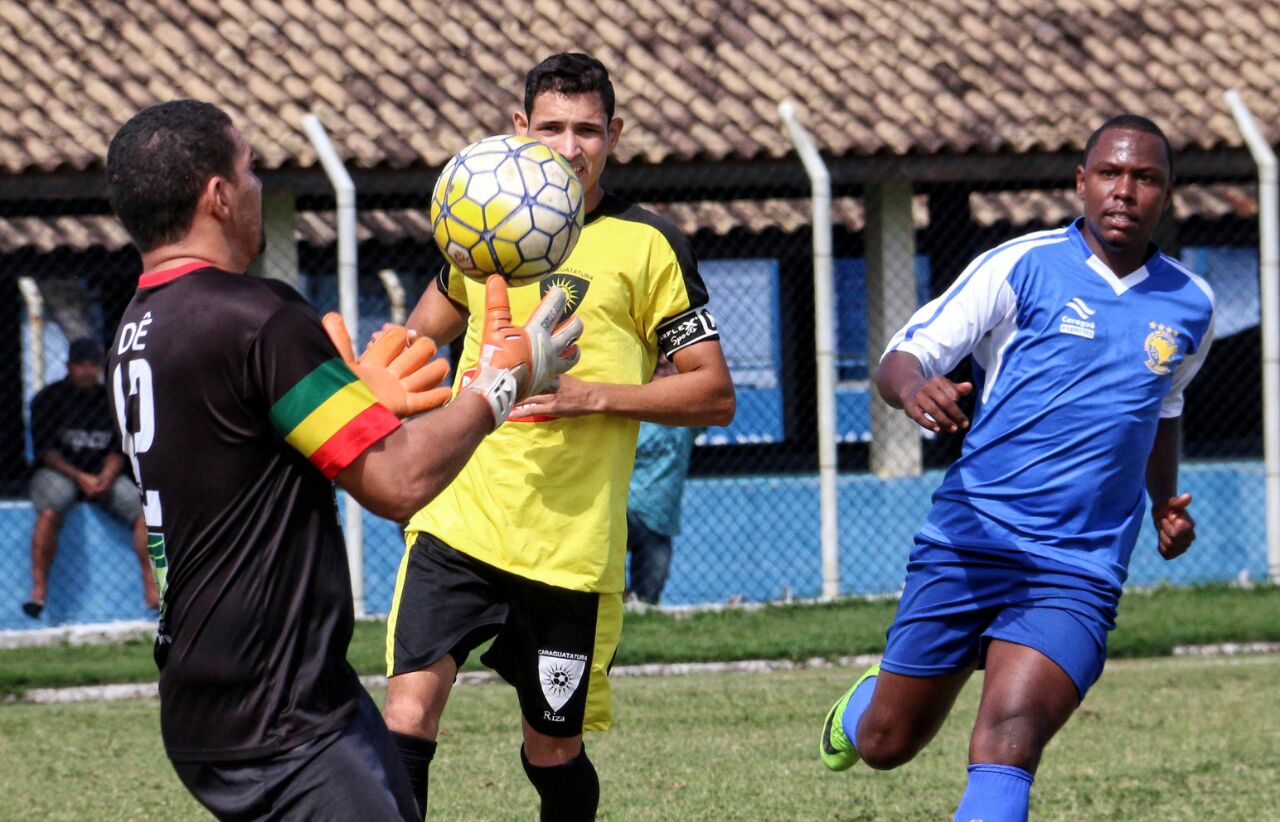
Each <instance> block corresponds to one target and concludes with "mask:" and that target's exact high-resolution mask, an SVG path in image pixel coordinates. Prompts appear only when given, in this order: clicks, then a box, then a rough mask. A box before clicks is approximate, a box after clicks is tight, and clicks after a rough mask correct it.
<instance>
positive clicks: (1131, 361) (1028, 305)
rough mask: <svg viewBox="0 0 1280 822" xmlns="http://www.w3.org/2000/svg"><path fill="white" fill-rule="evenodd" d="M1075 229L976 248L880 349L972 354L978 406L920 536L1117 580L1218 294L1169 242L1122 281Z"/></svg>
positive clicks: (941, 360)
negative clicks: (1159, 430)
mask: <svg viewBox="0 0 1280 822" xmlns="http://www.w3.org/2000/svg"><path fill="white" fill-rule="evenodd" d="M1080 225H1081V221H1079V220H1077V221H1076V223H1075V224H1073V225H1071V226H1068V227H1066V228H1064V229H1059V230H1055V231H1043V232H1037V233H1034V234H1027V235H1025V236H1023V237H1019V238H1018V239H1015V240H1012V241H1010V242H1007V243H1005V244H1004V245H1001V246H999V247H997V248H995V249H992V250H991V251H989V252H987V253H986V254H984V255H982V256H981V257H979V258H978V259H977V260H975V261H974V262H973V263H971V264H970V265H969V267H968V268H966V269H965V270H964V271H963V272H962V273H961V274H960V276H959V277H958V278H957V279H956V282H955V284H954V285H952V286H951V288H949V289H948V290H947V292H946V293H945V294H943V295H942V296H940V297H939V298H937V299H935V300H933V301H932V302H930V303H929V304H928V305H926V306H924V307H923V308H921V309H920V310H919V311H917V312H916V313H915V315H914V316H912V318H911V320H910V321H909V322H908V324H907V325H906V327H904V328H903V329H902V330H901V331H899V332H898V334H897V335H896V336H895V337H894V338H893V340H892V341H890V343H889V346H888V349H887V351H886V353H888V352H889V351H903V352H906V353H908V354H911V355H913V356H915V357H916V358H917V359H918V360H919V361H920V363H921V365H922V366H923V367H924V372H925V374H926V375H927V376H930V377H932V376H937V375H942V374H946V373H947V372H948V371H950V370H951V369H953V368H955V366H956V365H957V364H959V362H960V361H961V360H962V359H963V358H964V357H965V356H967V355H969V354H972V355H973V367H974V375H975V385H974V391H975V392H976V394H977V408H976V410H975V412H974V414H973V419H972V422H971V427H970V430H969V432H968V434H967V435H966V436H965V441H964V448H963V450H962V453H961V456H960V458H959V459H958V460H956V462H955V463H954V464H953V465H952V466H951V468H950V469H949V470H948V471H947V474H946V478H945V479H944V480H943V482H942V485H941V487H939V488H938V490H937V491H936V492H935V494H934V496H933V508H932V509H931V511H930V513H929V517H928V520H927V522H926V524H925V526H924V528H923V529H921V532H920V536H921V537H922V538H924V539H927V540H930V541H933V542H937V543H941V544H944V545H953V546H957V547H968V548H977V549H988V550H1003V551H1007V550H1021V551H1027V552H1029V553H1032V554H1036V555H1039V556H1042V557H1047V558H1050V559H1054V560H1057V561H1059V562H1063V563H1066V564H1069V565H1071V566H1074V567H1076V568H1079V569H1081V571H1082V572H1083V573H1084V574H1085V575H1087V576H1090V577H1093V578H1095V579H1097V580H1099V581H1101V582H1103V583H1106V584H1107V585H1109V586H1114V587H1115V588H1116V589H1117V590H1118V588H1119V586H1120V585H1121V584H1122V583H1123V582H1124V579H1125V576H1126V574H1127V569H1128V565H1129V556H1130V554H1131V553H1132V552H1133V547H1134V543H1135V542H1136V540H1137V535H1138V532H1139V529H1140V527H1141V524H1142V519H1143V512H1144V508H1145V500H1144V493H1145V473H1146V463H1147V457H1148V456H1149V455H1150V452H1151V446H1152V443H1153V442H1154V439H1155V433H1156V427H1157V424H1158V422H1159V420H1160V419H1161V418H1168V417H1177V416H1180V415H1181V413H1182V393H1183V389H1184V388H1185V387H1186V385H1187V384H1188V383H1189V382H1190V381H1191V378H1192V377H1193V376H1194V375H1195V373H1196V371H1198V370H1199V368H1200V365H1201V364H1202V363H1203V362H1204V358H1205V354H1206V352H1207V351H1208V349H1209V344H1210V342H1211V340H1212V337H1213V292H1212V291H1211V290H1210V288H1209V286H1208V284H1207V283H1205V282H1204V281H1203V280H1202V279H1200V278H1199V277H1197V276H1196V275H1195V274H1192V273H1191V272H1190V271H1188V270H1187V269H1186V268H1185V267H1183V266H1182V265H1181V264H1180V263H1178V262H1177V261H1176V260H1174V259H1172V258H1170V257H1167V256H1165V255H1164V254H1161V253H1159V252H1156V253H1155V254H1153V255H1152V256H1151V257H1150V258H1149V259H1148V260H1147V262H1146V264H1145V265H1144V266H1143V267H1142V268H1139V269H1138V270H1136V271H1134V272H1131V273H1130V274H1128V275H1127V276H1125V277H1123V278H1121V277H1117V276H1116V275H1115V274H1114V273H1113V272H1112V271H1111V270H1110V269H1109V268H1107V266H1106V265H1105V264H1104V263H1103V262H1102V261H1101V260H1100V259H1098V257H1097V256H1095V255H1094V254H1093V252H1092V251H1091V250H1090V249H1089V246H1088V245H1087V244H1086V243H1085V240H1084V237H1083V236H1082V235H1081V233H1080Z"/></svg>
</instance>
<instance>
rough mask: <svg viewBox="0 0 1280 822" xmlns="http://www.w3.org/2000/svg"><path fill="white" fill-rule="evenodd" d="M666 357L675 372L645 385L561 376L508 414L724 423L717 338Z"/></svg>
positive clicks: (726, 392) (729, 409) (728, 386)
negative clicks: (548, 388) (556, 385)
mask: <svg viewBox="0 0 1280 822" xmlns="http://www.w3.org/2000/svg"><path fill="white" fill-rule="evenodd" d="M671 361H672V363H673V364H674V365H675V367H676V371H677V373H675V374H672V375H671V376H670V377H665V378H663V379H660V380H654V381H652V382H649V383H645V384H644V385H618V384H615V383H601V382H587V381H585V380H579V379H576V378H575V377H573V376H571V375H570V374H565V375H563V376H562V377H560V380H559V388H558V389H557V390H555V391H554V392H549V393H545V394H539V395H536V396H533V397H530V398H529V399H528V400H526V401H525V402H523V403H521V404H520V405H519V406H518V407H517V408H516V411H515V413H513V414H512V416H513V417H521V416H525V417H536V416H543V415H546V416H555V417H580V416H584V415H586V414H612V415H614V416H618V417H627V418H629V419H636V420H643V421H645V422H657V423H662V424H664V425H728V424H729V423H730V422H731V421H732V420H733V414H734V410H735V408H736V400H735V398H734V392H733V379H732V377H731V376H730V375H729V366H728V365H727V364H726V363H725V360H724V351H723V349H721V347H720V343H719V341H718V340H705V341H703V342H699V343H694V344H693V345H690V346H688V347H687V348H682V349H680V350H679V351H677V352H676V353H675V354H674V355H673V356H672V358H671Z"/></svg>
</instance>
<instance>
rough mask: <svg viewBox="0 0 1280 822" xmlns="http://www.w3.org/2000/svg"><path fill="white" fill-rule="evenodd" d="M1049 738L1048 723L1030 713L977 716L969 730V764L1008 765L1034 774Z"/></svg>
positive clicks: (1050, 733) (1049, 728)
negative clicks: (970, 758)
mask: <svg viewBox="0 0 1280 822" xmlns="http://www.w3.org/2000/svg"><path fill="white" fill-rule="evenodd" d="M1052 736H1053V729H1052V728H1051V727H1049V724H1048V723H1046V722H1045V721H1044V720H1043V718H1041V717H1037V716H1036V715H1035V713H1034V712H1031V711H1024V712H1017V713H1012V712H1011V713H1007V714H1002V715H999V716H994V717H991V718H989V719H983V718H981V717H980V718H979V721H978V723H977V724H976V725H974V728H973V740H972V745H971V749H972V751H971V752H972V757H973V761H975V762H990V763H997V764H1000V765H1012V766H1014V767H1016V768H1022V769H1023V770H1026V771H1030V772H1032V773H1034V772H1035V769H1036V766H1037V765H1038V764H1039V762H1040V754H1041V753H1043V752H1044V748H1045V746H1046V745H1047V744H1049V739H1050V738H1052Z"/></svg>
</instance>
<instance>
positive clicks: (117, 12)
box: [0, 0, 1280, 173]
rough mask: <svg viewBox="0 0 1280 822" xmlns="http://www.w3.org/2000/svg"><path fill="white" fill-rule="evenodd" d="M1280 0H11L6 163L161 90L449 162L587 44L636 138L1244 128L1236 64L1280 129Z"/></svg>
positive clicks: (110, 118)
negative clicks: (1229, 104) (543, 64)
mask: <svg viewBox="0 0 1280 822" xmlns="http://www.w3.org/2000/svg"><path fill="white" fill-rule="evenodd" d="M1278 32H1280V5H1278V4H1276V3H1275V2H1273V0H1213V2H1202V0H1149V1H1148V2H1141V1H1140V0H1069V1H1068V0H1063V2H1058V3H1047V4H1046V3H1035V2H1031V0H900V2H893V3H884V2H881V0H597V2H595V3H586V4H578V5H573V4H568V5H566V4H563V3H558V2H552V0H532V2H530V0H493V2H490V3H486V4H473V3H462V2H457V3H431V2H421V1H420V0H309V1H308V0H95V2H92V3H68V2H59V0H27V1H26V2H21V3H19V2H4V3H0V34H3V35H5V36H0V172H11V173H18V172H24V171H28V170H40V171H51V170H56V169H88V168H93V167H96V166H97V165H99V164H100V162H101V158H102V156H103V154H104V152H105V149H106V142H107V140H108V139H109V137H110V135H111V134H112V133H113V132H114V130H115V128H116V127H117V126H118V125H119V124H120V123H121V122H123V120H125V119H126V118H127V117H128V116H129V115H130V114H132V113H133V112H135V111H136V110H138V109H139V108H140V107H143V106H145V105H148V104H150V103H153V102H157V101H161V100H165V99H170V98H173V97H182V96H188V97H197V98H201V99H206V100H210V101H213V102H217V103H218V104H220V105H222V106H223V107H225V108H226V109H227V110H228V111H229V112H230V113H231V115H232V117H233V118H234V119H235V121H236V122H237V124H238V125H240V126H241V128H242V130H243V131H244V132H245V134H246V136H247V137H248V138H249V141H250V142H251V143H252V144H253V146H254V148H255V149H256V150H257V151H258V153H259V155H260V156H261V158H262V161H263V164H264V165H265V166H266V167H267V168H280V167H295V166H300V167H311V166H313V165H314V164H315V162H316V160H315V156H314V154H313V152H312V150H311V148H310V146H309V144H308V143H307V140H306V139H305V137H304V136H303V134H302V132H301V130H300V127H299V119H300V117H301V116H302V114H303V113H304V112H305V111H315V112H316V113H317V114H318V115H319V117H320V119H321V120H322V121H323V122H324V123H325V125H326V126H327V127H328V129H329V130H330V132H331V133H332V135H333V136H334V138H335V141H336V142H337V144H338V146H339V150H340V152H341V153H342V154H343V155H344V156H345V157H346V158H347V159H348V160H349V161H350V162H352V163H353V164H354V165H356V166H357V167H363V168H378V167H381V168H393V169H394V168H406V167H411V166H427V167H438V166H439V165H441V164H442V163H443V162H444V161H445V160H446V159H447V158H448V156H449V155H450V154H452V152H453V151H455V150H456V149H458V148H460V147H461V146H462V145H464V144H466V143H468V142H470V141H471V140H474V139H477V138H479V137H482V136H485V135H486V134H490V133H495V132H501V131H505V130H507V129H508V128H509V122H510V121H509V112H510V110H511V109H512V108H514V107H515V106H516V105H517V104H518V94H519V93H520V91H521V87H522V83H523V73H524V71H525V70H526V69H527V68H528V66H529V65H530V64H532V63H533V62H534V61H536V60H537V59H540V58H541V57H543V56H545V55H547V54H549V53H551V52H554V51H559V50H562V49H575V50H586V51H589V52H592V53H594V54H595V55H597V56H598V57H600V58H601V59H602V60H604V62H605V63H606V65H608V66H610V68H611V70H612V71H613V74H614V79H615V85H616V87H617V92H618V101H619V114H620V115H621V116H622V117H624V118H625V119H626V121H627V123H628V125H627V129H626V133H625V135H624V139H623V141H622V145H621V147H620V148H619V150H618V157H617V159H618V160H620V161H622V162H628V161H633V160H638V161H645V162H650V163H657V162H661V161H663V160H666V159H680V160H698V159H710V160H716V159H724V158H733V159H752V158H758V157H771V158H776V157H781V156H784V155H786V154H788V153H789V152H790V150H791V146H790V144H789V143H788V141H787V139H786V137H785V135H784V134H783V133H782V132H781V130H780V129H779V127H778V116H777V104H778V102H779V101H780V100H782V99H784V98H792V99H794V100H796V101H797V104H798V106H799V108H800V109H801V111H802V112H803V118H804V120H805V122H806V123H807V125H808V126H809V128H810V129H811V131H812V132H813V134H814V137H815V140H816V141H817V142H818V144H819V146H820V147H822V148H823V149H824V150H825V151H826V152H828V153H829V154H830V155H832V156H835V157H853V156H861V155H879V154H907V153H1000V152H1035V151H1048V152H1053V151H1058V150H1062V149H1078V148H1079V147H1080V144H1081V142H1082V140H1083V139H1084V137H1085V134H1084V133H1083V131H1084V129H1085V128H1086V127H1087V125H1088V124H1095V123H1097V122H1100V121H1101V120H1102V119H1103V118H1104V117H1106V116H1108V115H1110V114H1113V113H1116V112H1117V111H1119V110H1121V109H1133V110H1136V111H1138V112H1141V113H1146V114H1148V115H1150V116H1152V117H1153V118H1154V119H1156V120H1157V121H1158V122H1160V123H1161V124H1162V125H1163V126H1164V127H1165V128H1166V129H1167V131H1168V133H1169V137H1170V139H1171V140H1172V142H1173V144H1174V146H1175V148H1179V149H1181V148H1186V147H1199V148H1205V149H1209V148H1214V147H1219V146H1233V147H1235V146H1239V145H1240V139H1239V137H1238V135H1237V134H1236V130H1235V127H1234V125H1233V122H1232V120H1231V118H1230V116H1229V115H1228V113H1227V111H1226V108H1225V106H1224V104H1223V102H1222V98H1221V94H1222V91H1223V90H1224V89H1226V88H1231V87H1237V88H1240V89H1241V90H1242V92H1243V93H1244V95H1245V97H1246V99H1247V100H1248V101H1249V103H1250V104H1251V105H1252V106H1253V109H1254V114H1255V116H1256V117H1257V119H1258V121H1259V122H1260V123H1261V124H1263V127H1264V128H1265V129H1266V130H1267V133H1268V136H1269V138H1270V139H1271V140H1272V141H1273V142H1276V141H1280V36H1277V33H1278Z"/></svg>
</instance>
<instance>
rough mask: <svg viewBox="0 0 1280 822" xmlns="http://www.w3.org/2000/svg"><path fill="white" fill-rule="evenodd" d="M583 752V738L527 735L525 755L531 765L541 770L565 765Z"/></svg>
mask: <svg viewBox="0 0 1280 822" xmlns="http://www.w3.org/2000/svg"><path fill="white" fill-rule="evenodd" d="M581 752H582V737H581V736H571V737H556V736H546V735H544V734H539V733H535V732H530V733H526V734H525V738H524V754H525V756H526V757H528V760H529V763H530V764H532V765H536V766H538V767H540V768H549V767H552V766H554V765H563V764H564V763H566V762H569V761H571V760H573V759H575V758H577V756H578V754H580V753H581Z"/></svg>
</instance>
